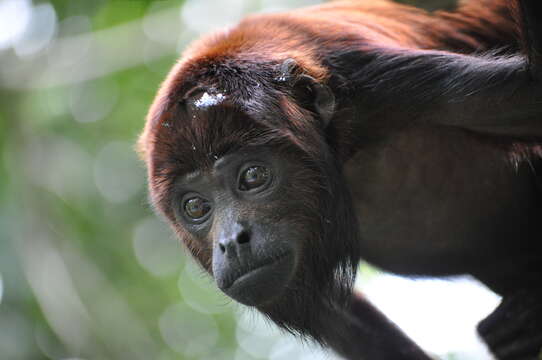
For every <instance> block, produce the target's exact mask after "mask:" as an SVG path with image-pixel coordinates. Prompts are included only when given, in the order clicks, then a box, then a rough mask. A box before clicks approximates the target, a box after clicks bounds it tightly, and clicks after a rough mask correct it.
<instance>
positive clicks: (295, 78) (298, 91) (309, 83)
mask: <svg viewBox="0 0 542 360" xmlns="http://www.w3.org/2000/svg"><path fill="white" fill-rule="evenodd" d="M279 71H280V75H279V78H278V80H279V81H281V82H287V83H288V84H289V85H291V86H292V88H293V93H294V97H295V98H296V100H297V101H298V102H299V103H300V105H302V106H303V107H306V108H308V109H309V110H311V111H313V112H314V113H315V114H317V115H318V117H319V118H320V120H321V121H322V127H323V128H324V129H325V128H326V127H327V126H328V125H329V122H330V121H331V118H332V117H333V114H334V112H335V96H334V95H333V92H332V91H331V89H330V88H329V87H328V86H327V85H325V84H322V83H321V82H319V81H318V80H316V79H315V78H313V77H312V76H310V75H307V74H302V73H301V71H302V70H301V68H300V67H299V66H298V64H297V61H295V60H294V59H291V58H290V59H286V60H284V62H283V63H282V64H281V65H280V70H279Z"/></svg>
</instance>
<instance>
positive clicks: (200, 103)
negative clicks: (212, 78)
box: [194, 92, 226, 108]
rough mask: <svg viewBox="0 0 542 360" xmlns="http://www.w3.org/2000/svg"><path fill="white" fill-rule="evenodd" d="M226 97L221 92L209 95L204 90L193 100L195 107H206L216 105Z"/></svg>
mask: <svg viewBox="0 0 542 360" xmlns="http://www.w3.org/2000/svg"><path fill="white" fill-rule="evenodd" d="M225 98H226V97H225V96H224V95H223V94H220V93H219V94H216V95H211V94H209V93H208V92H204V93H203V95H201V97H200V98H199V99H198V100H196V101H195V102H194V105H195V106H196V107H197V108H207V107H209V106H214V105H218V104H220V103H221V102H223V101H224V99H225Z"/></svg>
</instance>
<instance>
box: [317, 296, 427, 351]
mask: <svg viewBox="0 0 542 360" xmlns="http://www.w3.org/2000/svg"><path fill="white" fill-rule="evenodd" d="M327 310H328V311H326V312H325V315H323V317H322V321H323V322H324V323H325V324H324V325H325V326H323V328H324V329H325V330H324V334H323V339H324V341H325V342H326V343H327V345H329V346H330V347H331V348H332V349H334V350H335V351H336V352H337V353H339V354H340V355H342V356H344V357H345V358H346V359H352V360H354V359H378V360H430V359H431V358H430V357H429V356H427V355H426V354H425V353H424V352H423V351H422V349H421V348H420V347H418V345H416V344H415V343H414V342H413V341H412V340H410V339H409V338H408V337H407V336H406V335H405V334H404V333H403V332H402V331H401V330H400V329H399V328H398V327H397V326H396V325H395V324H393V323H392V322H391V321H390V320H388V319H387V318H386V316H385V315H384V314H382V313H381V312H380V311H379V310H378V309H376V308H375V307H374V306H373V305H372V304H371V303H370V302H369V301H368V300H367V299H366V298H365V297H364V296H363V295H361V294H359V293H356V292H354V293H353V294H352V299H351V302H350V306H349V307H348V308H346V309H342V308H339V307H333V306H329V307H327Z"/></svg>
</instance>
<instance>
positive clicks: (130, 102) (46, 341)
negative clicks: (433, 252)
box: [0, 0, 499, 360]
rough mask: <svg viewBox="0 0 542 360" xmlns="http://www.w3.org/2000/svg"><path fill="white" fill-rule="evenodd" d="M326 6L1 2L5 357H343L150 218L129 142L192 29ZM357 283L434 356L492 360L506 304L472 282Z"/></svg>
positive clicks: (211, 0) (0, 238)
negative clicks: (491, 343)
mask: <svg viewBox="0 0 542 360" xmlns="http://www.w3.org/2000/svg"><path fill="white" fill-rule="evenodd" d="M365 1H370V0H365ZM316 3H318V1H317V0H222V1H219V0H186V1H184V2H183V1H181V0H178V1H148V0H129V1H120V0H109V1H108V0H86V1H83V0H80V1H74V0H54V1H51V0H49V1H47V0H0V360H19V359H24V360H27V359H28V360H30V359H32V360H34V359H89V360H90V359H113V360H115V359H136V360H137V359H142V360H143V359H145V360H148V359H158V360H177V359H235V360H251V359H272V360H279V359H305V360H308V359H324V358H325V359H335V358H336V357H335V356H334V355H333V354H330V353H326V352H324V351H321V350H320V349H318V347H316V346H315V345H313V344H310V343H305V344H303V343H301V342H298V341H296V340H295V339H294V338H292V337H291V336H288V335H284V334H282V333H280V332H279V331H278V330H277V329H276V328H275V327H273V326H269V324H267V323H266V322H265V321H264V320H263V319H262V318H261V317H260V316H259V315H258V314H256V313H254V312H252V311H250V310H247V309H244V308H242V307H241V306H238V305H236V304H233V303H232V302H231V301H230V300H228V299H227V298H226V297H224V296H222V295H221V294H220V293H219V292H218V291H217V290H216V289H215V286H214V285H213V283H212V282H211V280H210V279H209V278H208V277H207V276H206V275H205V274H203V273H202V271H201V270H200V269H199V268H198V267H197V266H196V265H195V264H194V263H193V262H192V261H191V260H190V259H188V258H187V257H186V255H185V253H184V250H183V249H182V247H181V246H180V245H179V243H178V241H177V240H176V239H175V238H174V237H173V236H172V234H171V232H170V231H169V229H168V228H167V227H166V226H165V224H163V223H162V222H161V220H159V219H158V218H156V217H155V216H154V215H153V213H152V211H151V209H150V208H149V206H148V204H147V200H146V184H145V171H144V168H143V164H142V163H141V162H140V161H139V160H138V159H137V157H136V155H135V153H134V151H133V145H134V141H135V139H136V137H137V135H138V133H139V131H140V130H141V128H142V126H143V119H144V116H145V113H146V111H147V108H148V106H149V104H150V103H151V101H152V99H153V95H154V94H155V91H156V90H157V87H158V85H159V84H160V82H161V81H162V80H163V78H164V77H165V75H166V73H167V72H168V70H169V68H170V67H171V66H172V64H173V63H174V62H175V60H176V58H177V57H178V56H179V54H180V52H181V51H182V49H183V48H184V47H185V46H186V45H187V43H188V42H189V41H190V40H191V39H194V38H195V37H197V36H198V35H199V34H201V33H203V32H207V31H209V30H212V29H215V28H217V27H221V26H224V25H228V24H231V23H233V22H235V21H237V20H238V19H239V18H240V17H242V16H243V15H244V14H247V13H252V12H263V11H266V12H269V11H277V10H284V9H287V8H293V7H300V6H305V5H310V4H316ZM411 3H413V4H415V5H418V6H424V7H426V8H439V7H444V6H452V5H453V1H451V0H442V1H437V0H427V1H422V0H419V1H411ZM358 283H359V284H358V287H359V288H361V289H363V290H364V291H365V292H366V293H368V294H369V297H370V298H372V299H373V300H374V302H375V303H376V304H377V305H378V306H379V307H381V308H382V309H383V310H384V312H386V313H387V314H388V315H389V316H390V317H391V318H392V320H394V321H396V322H397V323H398V324H399V325H400V326H401V327H403V328H404V329H405V330H406V331H407V332H408V333H409V334H410V335H411V336H412V337H413V338H414V339H415V340H416V341H418V342H419V343H420V344H421V345H422V346H423V347H425V348H426V349H428V350H429V351H431V352H432V353H434V354H436V355H438V356H440V357H441V358H443V359H477V360H481V359H489V358H490V357H489V355H488V354H487V352H485V349H484V347H483V346H482V345H481V344H480V343H479V342H478V341H477V339H476V336H475V333H474V326H475V323H476V322H477V321H478V320H479V319H481V318H482V317H483V316H485V315H486V314H488V313H489V312H490V311H491V310H492V309H493V307H494V306H495V305H496V304H497V303H498V301H499V299H498V298H497V297H496V296H495V295H493V294H491V293H489V292H488V291H486V290H485V289H483V288H481V287H480V286H479V285H477V284H476V283H473V282H472V281H470V280H469V279H456V280H455V281H443V280H439V281H430V280H418V281H414V280H405V279H400V278H396V277H393V276H390V275H385V274H379V273H378V272H376V271H375V270H373V269H371V268H369V267H367V266H362V268H361V270H360V276H359V279H358Z"/></svg>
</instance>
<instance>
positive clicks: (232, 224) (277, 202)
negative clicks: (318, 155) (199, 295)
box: [173, 149, 311, 306]
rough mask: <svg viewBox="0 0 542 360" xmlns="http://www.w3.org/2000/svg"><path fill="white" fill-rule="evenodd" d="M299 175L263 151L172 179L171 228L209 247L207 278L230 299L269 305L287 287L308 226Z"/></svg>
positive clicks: (232, 157) (224, 159)
mask: <svg viewBox="0 0 542 360" xmlns="http://www.w3.org/2000/svg"><path fill="white" fill-rule="evenodd" d="M303 172H304V171H303V169H302V168H301V167H300V166H299V165H298V164H295V163H293V162H292V161H289V160H287V159H285V158H284V157H280V156H278V155H277V154H274V153H273V152H271V151H269V150H265V149H259V150H258V149H256V150H255V149H251V150H245V151H239V152H236V153H233V154H229V155H226V156H224V157H221V158H219V159H217V160H216V161H215V162H214V164H213V165H212V167H210V168H208V169H205V170H201V171H199V170H198V171H195V172H192V173H190V174H186V175H185V176H183V177H182V179H181V181H180V182H179V184H178V186H177V189H176V191H175V192H176V194H175V195H174V196H173V203H174V204H173V206H174V209H175V217H176V220H177V223H178V224H180V225H181V226H182V227H183V228H184V230H185V231H186V232H188V233H189V234H190V235H189V236H190V237H191V238H193V239H194V241H195V242H196V244H195V246H196V247H197V248H206V249H208V250H209V249H210V250H211V253H212V261H211V263H212V266H211V270H212V274H213V276H214V279H215V281H216V283H217V285H218V287H219V288H220V289H221V290H222V291H223V292H224V293H226V294H227V295H228V296H230V297H231V298H233V299H235V300H236V301H238V302H240V303H243V304H246V305H252V306H254V305H262V304H265V303H268V302H272V301H273V300H274V299H276V298H277V297H279V296H280V295H281V294H282V293H283V291H284V290H285V289H286V288H287V287H288V285H289V284H291V281H292V278H293V277H294V276H295V273H296V264H297V263H299V261H300V259H299V254H300V253H301V251H300V248H301V245H302V243H303V241H304V240H305V238H307V237H308V232H309V231H310V227H311V226H310V224H307V222H306V221H305V220H304V219H306V216H300V214H306V213H307V210H306V209H307V204H306V201H305V200H304V199H303V198H301V197H300V194H299V191H298V190H296V189H299V187H300V185H301V186H302V184H300V183H299V182H304V180H303V178H304V176H303V174H302V173H303ZM296 182H297V184H296ZM307 228H309V229H307ZM187 235H188V234H187ZM206 253H209V251H207V252H206ZM200 260H201V259H200ZM204 260H208V259H204Z"/></svg>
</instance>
